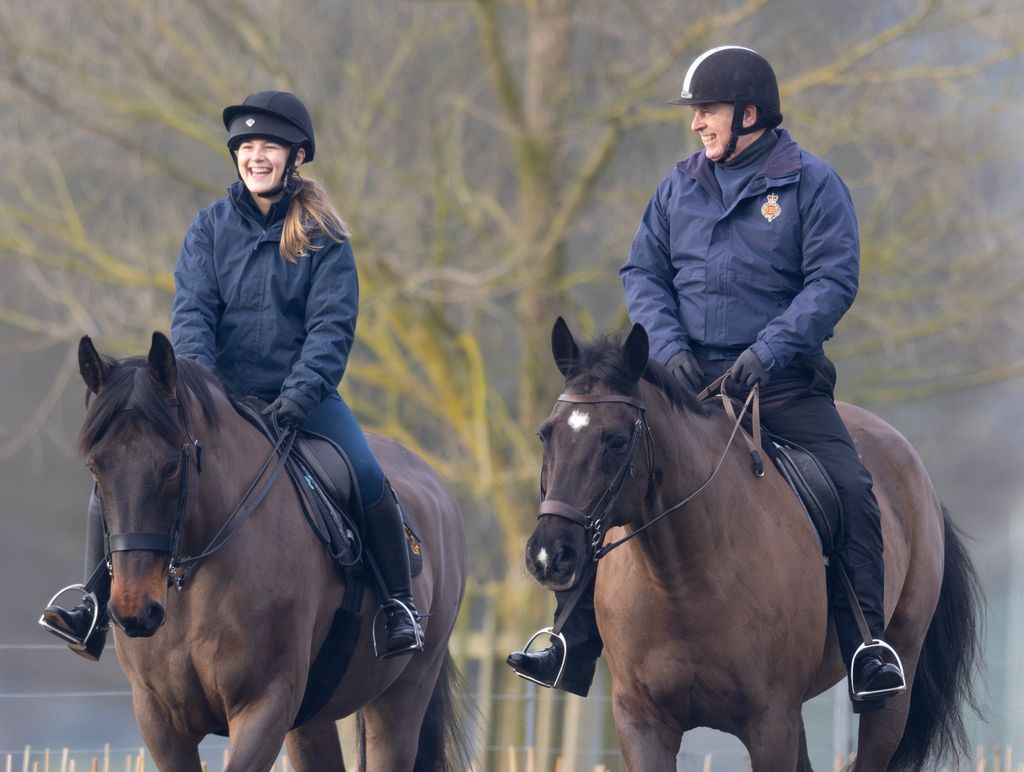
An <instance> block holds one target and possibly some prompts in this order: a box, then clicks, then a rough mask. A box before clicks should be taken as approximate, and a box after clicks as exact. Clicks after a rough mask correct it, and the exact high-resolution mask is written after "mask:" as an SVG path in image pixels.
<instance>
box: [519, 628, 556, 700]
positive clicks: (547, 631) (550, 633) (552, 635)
mask: <svg viewBox="0 0 1024 772" xmlns="http://www.w3.org/2000/svg"><path fill="white" fill-rule="evenodd" d="M542 635H546V636H547V637H548V645H549V646H550V645H551V642H552V641H554V640H556V639H557V640H558V641H559V642H561V644H562V662H561V664H560V665H559V666H558V675H556V676H555V680H554V681H552V682H551V683H549V684H548V683H545V682H544V681H540V680H538V679H536V678H534V677H533V676H531V675H527V674H526V673H523V672H521V671H519V670H516V669H515V668H512V672H513V673H515V674H516V675H517V676H519V677H520V678H522V679H523V680H526V681H532V682H533V683H535V684H537V685H538V686H543V687H544V688H545V689H554V688H555V687H556V686H557V685H558V683H559V681H561V680H562V673H564V672H565V662H566V660H567V659H568V658H569V645H568V644H567V643H566V642H565V636H564V635H563V634H562V633H556V632H555V628H553V627H542V628H541V629H540V630H538V631H537V632H535V633H534V634H533V635H531V636H530V640H528V641H527V642H526V645H525V646H524V647H523V654H529V653H530V647H531V646H532V645H533V642H534V641H535V640H537V639H538V638H540V636H542Z"/></svg>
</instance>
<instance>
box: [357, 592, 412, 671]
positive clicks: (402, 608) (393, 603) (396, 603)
mask: <svg viewBox="0 0 1024 772" xmlns="http://www.w3.org/2000/svg"><path fill="white" fill-rule="evenodd" d="M395 607H397V608H398V610H399V612H400V613H403V614H405V615H406V616H407V617H408V618H409V621H410V622H412V629H413V635H415V636H416V640H415V641H413V642H412V643H410V644H409V645H408V646H404V647H402V648H400V649H395V650H394V651H383V652H382V651H381V650H380V648H379V647H378V645H377V619H378V618H379V617H380V615H381V614H383V613H385V612H386V611H388V610H389V609H392V608H395ZM419 618H420V615H419V614H417V613H416V612H414V611H413V610H412V609H411V608H409V607H408V606H407V605H405V604H404V603H403V602H402V601H400V600H398V598H391V600H389V601H388V602H387V603H384V604H382V605H381V607H380V608H379V609H377V613H376V614H374V615H373V623H372V624H371V625H370V630H371V631H372V632H373V655H374V656H375V657H376V658H377V659H387V658H388V657H397V656H399V655H400V654H406V653H408V652H410V651H423V628H422V627H421V626H420V623H419ZM386 627H387V624H386V622H385V628H386Z"/></svg>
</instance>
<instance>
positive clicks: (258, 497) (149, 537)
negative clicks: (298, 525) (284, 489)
mask: <svg viewBox="0 0 1024 772" xmlns="http://www.w3.org/2000/svg"><path fill="white" fill-rule="evenodd" d="M168 403H169V404H170V405H171V406H172V407H176V408H177V412H178V421H179V423H180V424H181V428H182V430H183V432H184V433H185V437H186V441H185V442H184V443H182V445H181V451H180V461H179V471H178V502H177V506H176V510H175V516H174V524H173V525H172V527H171V530H170V531H168V532H166V533H154V532H151V531H126V532H123V533H114V534H112V533H109V532H108V529H107V522H106V518H104V519H103V530H104V532H105V533H106V534H107V535H106V562H107V570H108V571H109V572H110V574H111V576H113V563H112V562H111V556H112V555H113V553H115V552H131V551H134V550H142V551H146V552H164V553H167V554H168V555H169V556H170V561H169V563H168V566H167V583H168V585H173V586H174V587H175V588H177V589H178V590H181V589H182V588H183V587H184V586H185V582H186V581H188V579H189V578H190V577H191V576H192V574H193V573H194V572H195V570H196V569H197V568H198V567H199V565H200V563H202V561H204V560H205V559H206V558H208V557H210V556H211V555H213V554H214V553H215V552H217V551H218V550H219V549H220V548H221V547H223V546H224V545H225V544H226V543H227V542H228V540H229V539H231V537H232V536H234V535H235V533H237V531H238V529H239V528H241V527H242V525H243V524H244V523H245V521H246V520H248V519H249V516H250V515H252V513H253V512H254V511H255V510H256V507H258V506H259V504H260V502H262V501H263V499H264V498H266V496H267V494H268V493H269V492H270V489H271V488H272V487H273V485H274V483H275V482H277V478H278V477H280V475H281V471H282V470H283V469H284V466H285V463H286V462H287V460H288V455H289V453H290V452H291V448H292V444H293V443H294V441H295V432H294V431H291V432H279V433H278V437H277V441H276V442H275V443H274V446H273V449H272V450H271V451H270V455H269V456H267V459H266V460H265V461H264V462H263V465H262V466H261V467H260V469H259V471H258V472H257V473H256V477H255V478H254V479H253V481H252V482H251V483H250V484H249V487H248V488H246V490H245V492H244V493H243V494H242V496H241V498H240V499H239V501H238V503H237V504H236V505H235V507H234V508H233V509H232V510H231V512H230V513H229V514H228V516H227V517H226V518H225V520H224V523H223V524H222V525H221V527H220V529H219V530H218V531H217V533H216V534H214V536H213V538H212V539H211V540H210V542H209V544H207V545H206V547H205V548H204V549H203V551H202V552H200V553H199V554H198V555H195V556H189V555H184V556H183V555H181V554H180V550H181V534H182V531H183V530H184V525H185V517H186V516H187V515H188V511H189V504H190V500H191V494H192V490H193V484H192V474H191V473H190V471H189V470H190V469H191V468H192V466H193V464H194V465H195V479H196V482H197V483H198V480H199V475H200V473H201V472H202V471H203V444H202V443H201V442H200V441H199V439H198V438H197V437H196V436H195V435H194V434H193V433H192V429H191V427H190V426H189V423H188V418H187V416H186V414H185V408H184V405H183V404H182V401H181V399H180V398H178V397H177V396H175V397H171V398H170V399H169V400H168ZM275 457H276V458H277V463H276V464H274V465H273V469H272V470H271V471H270V474H269V476H267V477H266V479H265V480H263V478H264V476H265V475H266V474H267V470H268V469H270V467H271V464H272V462H273V461H274V459H275ZM260 480H263V485H262V486H261V487H260V488H259V490H258V491H257V490H256V488H257V486H259V483H260ZM254 491H256V492H255V493H254ZM250 497H251V500H250ZM246 501H248V502H249V503H248V504H247V505H246ZM179 569H182V570H181V571H180V572H179Z"/></svg>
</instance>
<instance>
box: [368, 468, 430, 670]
mask: <svg viewBox="0 0 1024 772" xmlns="http://www.w3.org/2000/svg"><path fill="white" fill-rule="evenodd" d="M364 514H365V522H364V531H365V535H366V542H367V547H368V548H369V550H370V554H371V555H372V556H373V560H374V562H375V563H376V565H377V568H378V570H379V571H380V575H381V579H382V580H383V581H384V585H385V587H386V588H387V591H388V595H389V596H390V598H389V599H388V600H387V601H386V602H385V603H384V615H385V620H386V621H385V625H386V627H387V638H386V639H385V643H384V651H383V653H382V654H381V656H383V657H391V656H394V655H396V654H405V653H407V652H411V651H421V650H422V649H423V629H422V628H421V627H420V623H419V614H418V613H417V611H416V605H415V604H414V603H413V599H412V577H411V576H410V574H409V552H408V547H407V544H406V539H405V525H404V523H403V522H402V513H401V510H400V509H399V506H398V497H397V496H395V491H394V489H393V488H392V487H391V483H390V482H389V481H388V479H387V478H386V477H385V478H384V491H383V493H381V496H380V498H379V499H378V500H377V501H376V502H375V503H374V504H371V505H370V506H368V507H366V509H365V513H364Z"/></svg>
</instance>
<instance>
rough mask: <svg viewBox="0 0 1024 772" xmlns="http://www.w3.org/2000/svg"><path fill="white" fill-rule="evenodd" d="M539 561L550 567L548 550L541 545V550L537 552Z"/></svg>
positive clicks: (545, 566)
mask: <svg viewBox="0 0 1024 772" xmlns="http://www.w3.org/2000/svg"><path fill="white" fill-rule="evenodd" d="M537 562H538V563H540V564H541V566H543V567H544V568H547V567H548V551H547V550H546V549H544V548H543V547H541V548H540V551H539V552H538V553H537Z"/></svg>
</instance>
